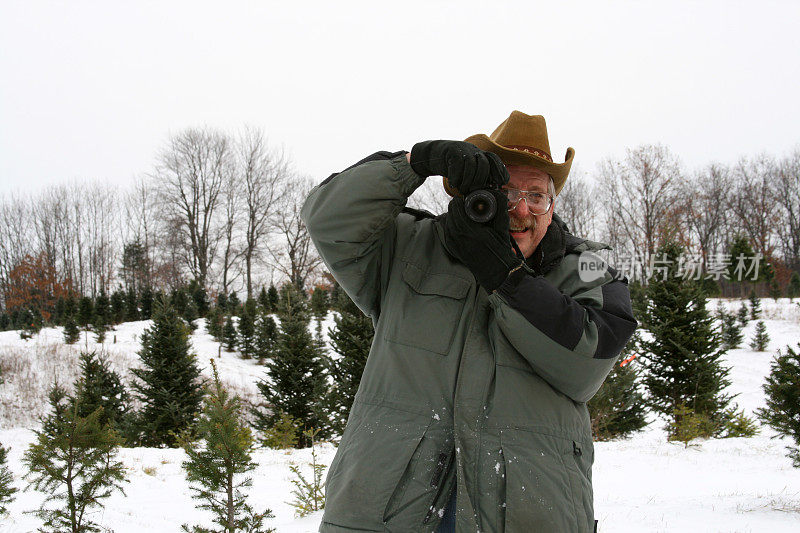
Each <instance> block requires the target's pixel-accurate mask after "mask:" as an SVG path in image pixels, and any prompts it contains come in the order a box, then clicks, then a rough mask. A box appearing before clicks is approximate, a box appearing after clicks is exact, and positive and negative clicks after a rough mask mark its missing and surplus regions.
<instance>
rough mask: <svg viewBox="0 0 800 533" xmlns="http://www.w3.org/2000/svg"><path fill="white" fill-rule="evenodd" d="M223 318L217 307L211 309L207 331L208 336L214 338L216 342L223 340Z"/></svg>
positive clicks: (207, 317) (208, 314) (207, 319)
mask: <svg viewBox="0 0 800 533" xmlns="http://www.w3.org/2000/svg"><path fill="white" fill-rule="evenodd" d="M223 318H224V316H223V314H222V312H221V311H220V309H219V307H217V306H216V305H215V306H214V307H212V308H211V309H209V311H208V313H207V314H206V331H208V334H209V335H211V336H212V337H214V340H216V341H217V342H219V341H220V339H221V338H222V321H223Z"/></svg>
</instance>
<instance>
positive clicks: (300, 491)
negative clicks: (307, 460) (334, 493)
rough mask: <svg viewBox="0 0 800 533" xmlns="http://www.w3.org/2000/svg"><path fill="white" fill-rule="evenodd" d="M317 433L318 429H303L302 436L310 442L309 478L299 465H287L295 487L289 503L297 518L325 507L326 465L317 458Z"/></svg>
mask: <svg viewBox="0 0 800 533" xmlns="http://www.w3.org/2000/svg"><path fill="white" fill-rule="evenodd" d="M317 433H319V430H315V429H314V428H309V429H307V430H305V431H303V436H304V437H305V438H306V440H307V441H309V442H311V465H310V466H311V479H310V480H308V479H306V477H305V475H303V473H302V472H301V471H300V467H299V466H297V465H291V466H290V467H289V470H291V472H292V473H293V474H294V475H295V479H292V480H291V481H292V485H294V487H295V488H294V490H292V494H293V495H294V501H292V502H290V503H289V505H291V506H292V507H294V509H295V511H294V514H295V516H296V517H298V518H301V517H304V516H308V515H309V514H311V513H313V512H315V511H319V510H321V509H324V508H325V491H324V490H323V485H324V483H323V481H324V475H325V468H326V467H327V465H323V464H321V463H319V462H318V460H317V447H316V437H317Z"/></svg>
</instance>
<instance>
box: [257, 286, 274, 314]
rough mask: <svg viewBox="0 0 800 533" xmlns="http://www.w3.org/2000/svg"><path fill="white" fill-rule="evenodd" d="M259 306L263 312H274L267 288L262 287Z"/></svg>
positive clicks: (259, 294)
mask: <svg viewBox="0 0 800 533" xmlns="http://www.w3.org/2000/svg"><path fill="white" fill-rule="evenodd" d="M258 305H259V306H260V307H261V312H263V313H271V312H272V306H271V305H270V304H269V296H268V295H267V288H266V287H261V292H259V293H258Z"/></svg>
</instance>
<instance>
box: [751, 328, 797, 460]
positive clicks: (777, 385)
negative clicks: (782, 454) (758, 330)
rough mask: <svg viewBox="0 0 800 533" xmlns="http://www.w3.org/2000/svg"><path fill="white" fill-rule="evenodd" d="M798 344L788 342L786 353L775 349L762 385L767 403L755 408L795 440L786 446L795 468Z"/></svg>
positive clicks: (784, 434) (785, 435)
mask: <svg viewBox="0 0 800 533" xmlns="http://www.w3.org/2000/svg"><path fill="white" fill-rule="evenodd" d="M798 348H799V349H798V350H797V351H794V350H793V349H792V348H791V346H787V347H786V353H785V354H782V353H781V352H780V350H779V351H778V355H777V356H776V357H775V358H774V359H773V360H772V365H771V367H770V374H769V376H767V382H766V384H764V386H763V388H764V392H765V393H766V396H767V407H766V409H764V408H761V409H758V410H756V415H757V416H758V417H759V418H760V419H761V420H762V421H763V422H764V423H765V424H767V425H769V426H771V427H772V428H773V429H774V430H775V431H777V432H778V433H779V434H780V435H782V436H784V437H789V438H791V439H792V440H793V441H794V446H793V447H792V446H787V447H786V449H787V450H789V453H788V456H789V457H790V458H791V459H792V464H793V465H794V466H795V468H800V344H798Z"/></svg>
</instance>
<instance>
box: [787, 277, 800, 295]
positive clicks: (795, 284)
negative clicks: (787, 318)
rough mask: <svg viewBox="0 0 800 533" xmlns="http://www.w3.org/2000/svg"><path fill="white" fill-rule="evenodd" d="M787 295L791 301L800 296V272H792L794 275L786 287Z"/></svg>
mask: <svg viewBox="0 0 800 533" xmlns="http://www.w3.org/2000/svg"><path fill="white" fill-rule="evenodd" d="M786 296H788V297H789V301H790V302H794V299H795V298H797V297H798V296H800V274H798V273H797V272H792V277H791V278H789V287H787V289H786Z"/></svg>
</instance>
